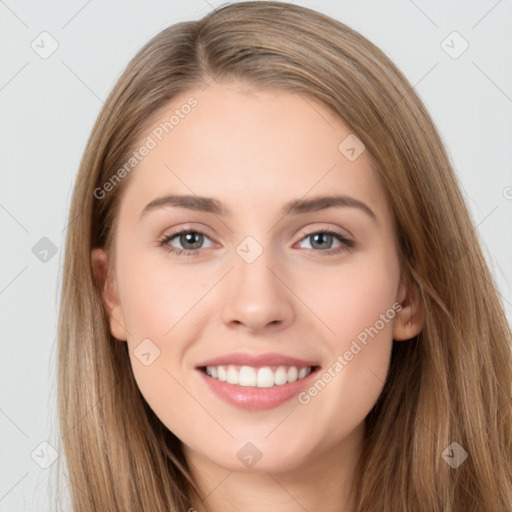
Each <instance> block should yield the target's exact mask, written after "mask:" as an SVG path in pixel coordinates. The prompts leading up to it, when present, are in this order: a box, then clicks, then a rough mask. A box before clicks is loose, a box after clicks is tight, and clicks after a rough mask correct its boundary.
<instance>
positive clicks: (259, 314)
mask: <svg viewBox="0 0 512 512" xmlns="http://www.w3.org/2000/svg"><path fill="white" fill-rule="evenodd" d="M268 252H269V251H263V253H262V254H261V255H260V256H259V257H258V258H257V259H256V261H253V262H252V263H247V262H246V261H244V260H243V259H242V258H240V257H239V256H238V255H237V254H235V256H234V269H233V270H232V271H231V272H230V273H229V276H228V279H227V282H226V283H225V286H226V294H225V302H224V306H223V310H222V319H223V322H224V323H225V325H227V326H229V327H231V328H239V329H243V330H247V331H252V332H258V331H262V330H280V329H283V328H285V327H287V326H288V325H290V324H291V323H292V322H293V320H294V315H295V310H294V305H293V293H292V291H291V290H290V288H289V287H287V283H286V276H285V275H281V274H282V273H281V272H279V271H278V270H277V269H275V268H274V267H275V265H273V264H272V261H271V260H270V258H269V257H267V254H268Z"/></svg>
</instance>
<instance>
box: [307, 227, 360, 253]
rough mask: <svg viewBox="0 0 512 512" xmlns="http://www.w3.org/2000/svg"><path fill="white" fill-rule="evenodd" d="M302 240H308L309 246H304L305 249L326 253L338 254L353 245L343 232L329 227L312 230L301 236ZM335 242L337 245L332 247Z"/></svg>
mask: <svg viewBox="0 0 512 512" xmlns="http://www.w3.org/2000/svg"><path fill="white" fill-rule="evenodd" d="M303 240H307V241H309V245H310V247H306V249H311V250H313V251H314V252H323V253H326V254H338V253H341V252H344V251H347V250H349V249H351V248H352V247H354V242H353V241H352V240H349V239H348V238H347V237H346V236H344V235H343V233H341V232H339V231H335V230H331V229H322V230H319V231H312V232H310V233H308V234H307V235H306V236H305V237H304V238H302V240H301V242H302V241H303ZM336 242H338V245H337V246H334V248H333V243H336ZM299 243H300V242H299Z"/></svg>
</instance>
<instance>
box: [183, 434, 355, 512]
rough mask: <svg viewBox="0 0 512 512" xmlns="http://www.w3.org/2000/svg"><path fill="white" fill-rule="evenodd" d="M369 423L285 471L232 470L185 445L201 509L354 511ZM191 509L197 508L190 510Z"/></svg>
mask: <svg viewBox="0 0 512 512" xmlns="http://www.w3.org/2000/svg"><path fill="white" fill-rule="evenodd" d="M363 436H364V424H362V425H360V426H358V427H357V428H356V429H355V430H354V431H352V432H351V433H350V434H349V435H348V436H347V437H345V438H344V439H343V440H342V441H340V442H339V443H338V444H337V445H335V446H334V447H333V446H330V447H326V448H325V449H322V450H320V449H318V450H317V451H316V452H315V453H312V454H310V455H309V456H307V457H306V458H305V459H304V460H303V461H302V462H301V463H300V464H298V465H296V466H294V467H293V468H290V469H289V470H288V471H284V472H279V473H276V472H272V471H271V470H263V471H261V470H260V471H259V472H255V471H245V472H237V471H230V470H228V469H226V468H223V467H222V466H220V465H218V464H216V463H215V462H213V461H211V460H210V459H208V458H206V457H204V456H203V455H201V454H199V453H197V452H194V451H192V450H191V449H190V448H189V447H188V446H185V445H184V446H183V450H184V453H185V457H186V460H187V463H188V466H189V468H190V471H191V473H192V476H193V478H194V479H195V481H196V482H197V484H198V486H199V488H200V489H201V491H202V493H203V495H204V496H205V497H206V499H205V502H204V503H202V502H200V501H197V499H196V501H194V500H193V501H192V504H193V508H194V509H195V510H196V511H197V512H206V511H207V508H206V507H205V504H207V505H208V510H209V511H210V512H221V511H222V512H238V511H240V510H243V511H244V512H255V511H260V510H262V508H265V509H268V508H270V509H271V510H272V512H291V511H297V512H299V511H300V512H303V511H304V510H322V511H325V512H349V511H352V510H354V499H353V494H352V493H353V490H354V473H355V469H356V464H357V461H358V459H359V455H360V453H361V449H362V441H363ZM191 512H192V511H191Z"/></svg>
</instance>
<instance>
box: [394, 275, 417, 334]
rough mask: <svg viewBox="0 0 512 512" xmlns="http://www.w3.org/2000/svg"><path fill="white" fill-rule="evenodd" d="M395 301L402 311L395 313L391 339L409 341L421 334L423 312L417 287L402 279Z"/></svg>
mask: <svg viewBox="0 0 512 512" xmlns="http://www.w3.org/2000/svg"><path fill="white" fill-rule="evenodd" d="M397 301H398V302H399V303H400V304H401V306H402V309H401V310H400V311H399V312H398V313H397V315H396V318H395V323H394V325H393V339H394V340H396V341H404V340H410V339H411V338H414V336H416V335H417V334H419V333H420V332H421V329H422V328H423V322H424V310H423V304H422V302H421V297H420V292H419V289H418V286H417V284H416V283H415V282H413V281H412V279H408V278H407V279H406V278H404V279H402V280H401V282H400V286H399V288H398V294H397Z"/></svg>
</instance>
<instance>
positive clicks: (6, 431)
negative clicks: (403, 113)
mask: <svg viewBox="0 0 512 512" xmlns="http://www.w3.org/2000/svg"><path fill="white" fill-rule="evenodd" d="M220 3H221V2H217V1H215V2H214V1H212V0H209V1H206V0H193V1H192V0H190V1H173V2H171V1H152V2H145V1H142V0H139V1H109V2H105V1H103V2H101V1H99V0H92V1H91V0H89V1H86V0H84V1H66V2H64V1H62V2H55V1H54V2H41V3H37V2H35V1H33V2H30V1H24V2H22V1H19V0H16V1H15V0H5V1H1V0H0V44H1V46H0V48H1V52H0V102H1V120H2V123H1V125H0V130H1V131H0V141H1V146H0V147H1V152H0V157H1V161H2V164H1V167H0V169H1V180H2V181H1V186H0V223H1V239H0V240H1V245H0V248H1V256H2V259H1V265H0V307H1V309H0V311H1V319H0V321H1V324H0V325H1V329H2V330H1V337H0V343H1V352H0V354H1V355H0V434H1V435H0V460H1V464H0V512H6V511H21V510H26V511H36V510H37V511H42V510H48V509H49V506H50V505H49V500H48V497H47V494H46V487H47V485H48V482H49V478H50V476H51V475H52V472H51V468H52V467H53V468H54V467H55V465H54V466H51V467H50V469H42V468H41V467H39V465H37V464H36V462H34V460H33V459H32V458H31V453H32V452H33V451H34V450H36V452H35V453H36V454H40V455H41V454H42V455H41V457H43V458H44V457H49V454H48V452H44V450H48V448H45V446H44V445H43V446H42V447H41V446H40V443H41V442H45V441H46V442H49V443H50V444H52V440H55V439H56V438H57V436H58V432H57V429H56V421H55V418H56V409H55V377H56V374H55V368H56V364H55V363H56V361H55V348H56V326H57V311H58V301H59V297H58V292H59V287H60V277H61V276H60V272H61V268H62V263H63V251H62V250H63V244H64V240H65V230H66V224H67V220H66V219H67V212H68V208H69V200H70V194H71V190H72V186H73V183H74V180H75V176H76V172H77V169H78V164H79V160H80V158H81V155H82V151H83V149H84V146H85V143H86V140H87V138H88V136H89V133H90V130H91V128H92V126H93V123H94V121H95V118H96V116H97V114H98V112H99V110H100V108H101V106H102V100H103V99H105V98H106V96H107V94H108V93H109V91H110V90H111V88H112V87H113V85H114V83H115V81H116V80H117V78H118V77H119V75H120V73H121V72H122V70H123V68H124V67H125V65H126V64H127V62H128V60H129V59H130V58H131V57H132V56H133V55H134V54H135V52H136V51H137V50H138V49H139V48H140V47H141V46H142V45H143V44H144V43H145V42H146V41H147V40H149V39H150V37H152V36H153V35H155V34H156V33H158V32H159V31H160V30H162V29H163V28H165V27H167V26H168V25H171V24H173V23H176V22H178V21H182V20H187V19H197V18H199V17H201V16H203V15H204V14H206V13H207V12H208V11H209V10H211V8H212V7H214V6H217V5H219V4H220ZM294 3H296V4H300V5H304V6H307V7H311V8H314V9H316V10H318V11H320V12H324V13H326V14H328V15H330V16H332V17H334V18H336V19H338V20H340V21H342V22H344V23H346V24H348V25H349V26H351V27H353V28H355V29H356V30H358V31H359V32H361V33H362V34H363V35H365V36H366V37H367V38H369V39H370V40H371V41H373V42H374V43H376V44H377V45H378V46H379V47H380V48H382V49H383V50H384V51H385V52H386V53H387V54H388V55H389V56H390V57H391V59H392V60H393V61H394V62H395V63H396V64H397V65H398V66H399V67H400V69H401V70H402V71H403V72H404V73H405V75H406V76H407V77H408V79H409V80H410V82H411V83H412V84H413V85H414V87H415V89H416V91H417V92H418V93H419V94H420V96H421V98H422V99H423V100H424V102H425V103H426V105H427V108H428V109H429V111H430V112H431V114H432V117H433V119H434V121H435V123H436V124H437V126H438V128H439V130H440V132H441V135H442V136H443V139H444V140H445V142H446V145H447V147H448V150H449V153H450V155H451V158H452V161H453V163H454V165H455V168H456V169H457V172H458V175H459V176H460V180H461V182H462V185H463V188H464V193H465V195H466V198H467V201H468V205H469V207H470V209H471V212H472V215H473V219H474V223H475V225H476V226H477V227H476V230H477V232H478V234H479V236H480V238H481V240H482V243H483V245H484V248H485V251H486V255H487V259H488V262H489V264H490V265H491V268H492V271H493V273H494V275H495V278H496V280H497V282H498V285H499V288H500V292H501V296H502V299H503V304H504V306H505V308H506V311H507V315H508V316H509V318H512V290H511V284H512V257H511V256H512V229H511V227H512V171H511V162H512V154H511V153H512V150H511V141H512V65H511V63H512V59H511V57H512V30H511V29H512V2H511V1H510V0H501V1H496V0H485V1H484V0H482V1H480V0H479V1H476V0H473V1H469V2H468V1H451V2H450V3H449V4H448V3H447V2H444V1H441V0H439V1H435V2H433V1H426V0H415V1H414V2H413V1H411V0H401V1H397V0H394V1H387V2H382V1H379V0H375V1H364V0H363V1H358V2H355V1H295V2H294ZM43 31H47V32H49V33H50V34H51V36H52V37H53V38H54V39H55V40H56V41H57V42H58V45H59V46H58V49H57V50H56V51H55V53H53V54H52V55H51V56H50V57H49V58H47V59H42V58H41V57H40V56H39V55H38V54H37V53H36V52H35V51H34V50H33V49H32V48H31V43H32V41H34V40H36V42H37V41H39V40H40V39H38V36H39V34H40V33H41V32H43ZM453 31H457V32H459V33H460V35H461V36H462V37H463V38H464V39H465V40H466V41H467V42H468V43H469V48H468V49H467V51H465V52H464V53H463V54H462V55H460V57H458V58H457V59H453V58H452V57H450V56H449V55H448V54H447V53H446V52H445V51H444V50H443V48H442V47H441V43H442V41H443V40H445V39H446V38H447V36H448V35H449V34H451V33H452V32H453ZM450 41H451V39H448V40H447V43H445V44H449V45H451V46H454V47H455V50H457V48H460V46H457V45H459V44H460V41H457V40H454V42H453V43H451V42H450ZM455 50H454V51H455ZM43 237H47V238H49V239H50V240H51V241H52V242H53V244H55V246H56V248H57V252H56V254H55V255H54V256H53V257H51V258H50V257H49V256H50V255H49V256H48V261H46V262H42V261H40V259H38V258H37V257H36V255H35V254H34V253H33V252H32V248H33V246H34V245H35V244H36V243H37V242H38V241H39V240H40V239H41V238H43ZM50 254H51V253H50ZM43 452H44V453H43Z"/></svg>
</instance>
